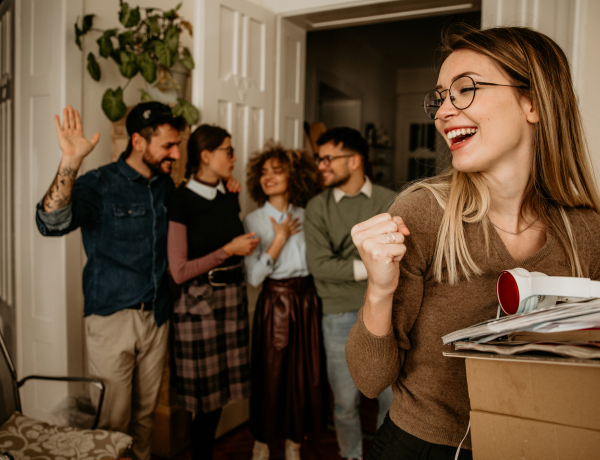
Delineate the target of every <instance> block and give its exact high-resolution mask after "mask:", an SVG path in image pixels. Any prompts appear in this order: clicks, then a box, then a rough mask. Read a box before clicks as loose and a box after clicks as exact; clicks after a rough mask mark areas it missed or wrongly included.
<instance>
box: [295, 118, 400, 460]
mask: <svg viewBox="0 0 600 460" xmlns="http://www.w3.org/2000/svg"><path fill="white" fill-rule="evenodd" d="M317 145H318V146H319V153H318V154H317V155H315V161H316V162H317V164H318V167H319V171H321V174H322V176H323V181H324V184H325V186H326V187H328V188H327V190H325V191H324V192H322V193H321V194H319V195H317V196H316V197H314V198H313V199H312V200H310V202H309V203H308V205H307V207H306V211H305V213H304V234H305V238H306V252H307V257H308V268H309V270H310V272H311V274H312V276H313V278H314V280H315V286H316V288H317V293H318V294H319V297H320V298H321V301H322V305H323V320H322V321H323V322H322V326H323V328H322V330H323V342H324V345H325V355H326V359H327V377H328V379H329V383H330V385H331V389H332V391H333V396H334V400H335V401H334V402H335V405H334V414H333V416H334V417H333V418H334V421H335V429H336V435H337V441H338V445H339V448H340V456H341V457H342V458H346V459H360V458H362V435H361V426H360V418H359V412H358V405H359V401H360V392H359V390H358V388H356V386H355V385H354V382H353V381H352V377H351V376H350V371H349V369H348V365H347V364H346V355H345V351H344V350H345V346H346V340H347V339H348V335H349V334H350V329H352V326H353V325H354V323H356V321H357V319H358V310H359V309H360V307H361V306H362V304H363V301H364V297H365V292H366V290H367V270H366V269H365V265H364V264H363V262H362V260H361V259H360V255H359V253H358V250H357V249H356V246H354V243H353V242H352V237H351V235H350V231H351V230H352V227H353V226H354V225H355V224H358V223H359V222H363V221H364V220H365V219H370V218H371V217H373V216H375V215H377V214H381V213H382V212H386V211H387V209H388V207H389V206H390V204H391V203H392V202H393V201H394V197H395V193H394V192H393V191H391V190H388V189H386V188H384V187H380V186H378V185H374V184H372V183H371V181H370V180H369V178H368V177H367V176H365V172H364V167H365V164H366V163H367V161H368V158H369V144H368V143H367V141H366V140H365V139H364V138H363V137H362V136H361V134H360V133H359V132H358V131H357V130H355V129H352V128H333V129H330V130H328V131H326V132H325V133H323V134H322V135H321V137H319V139H318V140H317ZM392 399H393V394H392V390H391V388H387V389H386V390H384V391H383V392H382V393H381V394H380V395H379V396H378V400H379V414H378V418H377V427H379V426H380V425H381V424H382V423H383V420H384V417H385V414H386V413H387V411H388V410H389V408H390V405H391V403H392Z"/></svg>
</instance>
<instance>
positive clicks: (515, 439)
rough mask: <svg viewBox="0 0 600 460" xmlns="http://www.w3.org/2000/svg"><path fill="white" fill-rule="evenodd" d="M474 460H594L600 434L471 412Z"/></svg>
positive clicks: (599, 450) (599, 454)
mask: <svg viewBox="0 0 600 460" xmlns="http://www.w3.org/2000/svg"><path fill="white" fill-rule="evenodd" d="M471 430H472V432H471V445H472V448H473V458H474V459H475V460H496V459H527V460H598V459H600V431H596V430H586V429H585V428H574V427H571V426H566V425H559V424H556V423H547V422H539V421H537V420H530V419H525V418H519V417H511V416H509V415H500V414H492V413H490V412H480V411H471Z"/></svg>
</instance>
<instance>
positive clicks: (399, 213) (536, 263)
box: [346, 27, 600, 460]
mask: <svg viewBox="0 0 600 460" xmlns="http://www.w3.org/2000/svg"><path fill="white" fill-rule="evenodd" d="M441 51H442V65H441V69H440V73H439V78H438V82H437V83H438V85H437V87H436V89H435V90H432V91H430V92H429V93H427V95H426V96H425V100H424V108H425V112H426V114H427V116H429V117H430V118H431V119H433V120H435V125H436V128H437V130H438V131H439V132H440V134H442V135H443V136H444V138H445V139H446V142H447V144H448V146H449V147H450V151H451V154H452V165H451V167H449V168H448V169H447V170H446V171H445V172H443V173H442V174H440V175H439V176H437V177H435V178H430V179H426V180H423V181H420V182H417V183H413V184H411V185H410V186H409V187H407V188H406V189H405V190H404V191H403V192H402V193H401V194H400V195H399V196H398V198H397V199H396V201H395V202H394V204H393V205H392V206H391V207H390V209H389V213H388V214H380V215H378V216H375V217H373V218H372V219H369V220H367V221H365V222H362V223H360V224H358V225H356V226H355V227H354V228H353V230H352V235H353V240H354V243H355V244H356V246H357V247H358V249H359V251H360V254H361V257H362V260H363V261H364V263H365V266H366V268H367V272H368V274H369V285H368V289H367V295H366V297H365V304H364V306H363V308H362V309H361V311H360V314H359V320H358V322H357V324H356V325H355V326H354V328H353V329H352V332H351V334H350V337H349V339H348V342H347V345H346V357H347V360H348V363H349V367H350V371H351V373H352V377H353V379H354V381H355V383H356V385H357V386H358V388H359V389H360V390H361V391H362V392H363V393H364V394H365V395H367V396H369V397H371V398H373V397H375V396H377V395H378V394H379V393H380V392H381V391H383V390H384V389H385V388H386V387H388V386H389V385H390V384H391V385H392V387H393V390H394V402H393V403H392V406H391V409H390V412H389V415H388V418H387V419H386V421H385V422H384V424H383V425H382V427H381V428H380V429H379V430H378V432H377V434H376V435H375V438H374V439H373V442H372V445H371V450H370V451H369V454H368V456H367V457H366V458H367V460H374V459H386V460H387V459H402V460H405V459H453V458H454V455H455V453H456V450H457V446H458V445H459V444H460V442H461V440H462V438H463V437H464V436H465V433H466V431H467V425H468V423H469V408H470V405H469V396H468V392H467V381H466V374H465V367H464V362H463V361H462V360H457V359H449V358H444V356H443V355H442V352H443V351H444V350H445V348H444V346H443V345H442V339H441V337H442V336H443V335H445V334H447V333H449V332H452V331H454V330H457V329H461V328H464V327H467V326H469V325H472V324H475V323H478V322H481V321H484V320H487V319H490V318H493V317H494V316H495V314H496V309H497V305H498V303H497V299H496V291H495V286H496V279H497V278H498V275H499V274H500V272H501V271H503V270H506V269H512V268H515V267H523V268H525V269H527V270H529V271H538V272H542V273H546V274H547V275H552V276H579V277H588V278H591V279H594V280H597V279H600V216H599V215H598V210H599V208H600V198H599V195H598V190H597V188H596V184H595V182H594V178H593V173H592V169H591V164H590V158H589V154H588V151H587V147H586V142H585V138H584V134H583V128H582V124H581V117H580V114H579V109H578V106H577V100H576V97H575V93H574V91H573V84H572V80H571V75H570V70H569V63H568V62H567V59H566V57H565V55H564V53H563V52H562V50H561V49H560V47H559V46H558V45H557V44H556V43H555V42H554V41H552V40H551V39H550V38H548V37H547V36H545V35H543V34H541V33H539V32H536V31H534V30H531V29H527V28H517V27H507V28H494V29H487V30H476V29H472V28H468V29H463V30H461V31H458V32H449V33H447V34H446V36H445V38H444V40H443V44H442V50H441ZM470 448H471V444H470V438H469V437H467V438H466V439H465V442H464V443H463V450H462V451H461V452H460V457H459V458H461V459H469V458H471V452H470V450H469V449H470Z"/></svg>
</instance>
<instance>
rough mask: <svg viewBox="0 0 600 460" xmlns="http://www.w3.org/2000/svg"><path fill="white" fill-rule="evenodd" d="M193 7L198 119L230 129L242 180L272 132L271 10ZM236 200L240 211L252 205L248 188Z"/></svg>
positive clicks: (219, 2)
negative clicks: (197, 30)
mask: <svg viewBox="0 0 600 460" xmlns="http://www.w3.org/2000/svg"><path fill="white" fill-rule="evenodd" d="M197 13H198V15H199V17H198V18H197V19H198V20H197V22H196V23H197V24H198V25H199V26H200V30H201V31H203V33H201V34H198V36H197V37H195V40H196V42H195V44H194V45H195V46H194V53H195V55H196V62H198V63H202V64H201V65H202V68H200V69H198V71H197V72H195V76H194V80H195V81H194V94H193V99H194V102H195V103H196V104H197V105H198V106H199V107H200V109H201V123H209V124H217V125H219V126H221V127H223V128H225V129H226V130H227V131H229V132H230V133H231V135H232V143H233V146H234V148H235V151H236V156H237V159H238V160H237V163H236V166H235V169H234V171H233V174H234V176H235V177H236V178H237V179H238V180H239V181H240V182H242V184H244V183H245V178H246V175H245V169H246V168H245V167H246V164H247V162H248V159H249V158H250V156H251V155H252V153H254V152H256V151H258V150H261V149H262V148H263V146H264V144H265V142H266V141H268V140H270V139H271V138H272V137H273V94H274V90H273V73H274V37H275V34H274V31H275V14H274V13H272V12H270V11H268V10H266V9H264V8H261V7H259V6H257V5H256V4H254V3H251V2H249V1H247V0H203V1H201V2H199V3H198V11H197ZM244 188H245V187H244ZM240 204H241V206H242V214H245V213H247V212H248V211H250V210H252V209H254V207H255V206H254V205H253V203H252V202H251V201H250V198H249V196H248V194H247V193H243V194H242V196H241V197H240Z"/></svg>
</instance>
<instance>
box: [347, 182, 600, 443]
mask: <svg viewBox="0 0 600 460" xmlns="http://www.w3.org/2000/svg"><path fill="white" fill-rule="evenodd" d="M389 212H390V214H392V216H401V217H402V219H403V220H404V222H405V223H406V226H407V227H408V229H409V230H410V232H411V233H410V236H408V237H407V239H406V246H407V251H406V255H405V256H404V259H403V260H402V262H401V266H400V283H399V286H398V289H397V290H396V293H395V294H394V305H393V318H392V322H393V331H390V333H389V334H387V335H386V336H383V337H378V336H375V335H373V334H371V333H370V332H369V331H368V330H367V328H366V327H365V325H364V322H363V320H362V310H361V311H360V312H359V315H358V322H357V323H356V324H355V325H354V327H353V328H352V331H351V332H350V336H349V338H348V342H347V343H346V359H347V361H348V366H349V367H350V372H351V374H352V378H353V380H354V382H355V384H356V386H357V387H358V388H359V389H360V390H361V391H362V392H363V393H364V394H365V395H366V396H367V397H369V398H374V397H376V396H377V395H379V393H381V392H382V391H383V390H384V389H385V388H387V387H388V386H389V385H392V388H393V391H394V402H393V403H392V406H391V408H390V417H391V419H392V421H393V422H394V423H395V424H396V425H397V426H399V427H400V428H401V429H403V430H404V431H407V432H408V433H410V434H412V435H413V436H416V437H418V438H420V439H423V440H425V441H428V442H431V443H435V444H443V445H448V446H458V444H459V443H460V441H461V439H462V438H463V436H464V435H465V432H466V430H467V424H468V422H469V410H470V405H469V394H468V392H467V379H466V373H465V363H464V360H462V359H458V358H446V357H444V356H443V355H442V352H443V351H444V350H446V351H452V350H453V346H452V345H449V346H444V345H443V344H442V336H443V335H446V334H448V333H450V332H452V331H456V330H458V329H462V328H465V327H467V326H471V325H473V324H476V323H479V322H481V321H485V320H488V319H491V318H493V317H495V315H496V312H497V308H498V301H497V298H496V279H497V278H498V275H499V274H500V272H501V271H503V270H507V269H512V268H515V267H523V268H525V269H527V270H529V271H538V272H542V273H545V274H547V275H550V276H571V271H570V269H569V266H568V262H567V256H566V253H565V251H564V250H563V249H562V247H561V246H560V243H559V242H558V241H557V240H556V238H555V237H553V236H552V235H551V234H550V232H548V234H547V238H546V244H545V245H544V246H543V247H542V249H540V250H539V251H538V252H537V253H536V254H534V255H532V256H530V257H528V258H527V259H525V260H523V261H521V262H516V261H515V260H514V259H513V258H512V257H511V255H510V253H509V252H508V250H507V249H506V246H504V244H503V242H502V240H501V239H500V237H499V236H498V234H497V233H496V231H495V230H494V228H493V227H491V226H490V228H489V235H490V250H489V254H488V253H486V247H485V241H484V236H483V227H482V225H483V224H482V223H477V224H464V228H465V235H466V240H467V244H468V248H469V251H470V253H471V256H472V257H473V259H474V260H475V262H476V264H477V265H478V266H479V267H480V268H481V269H482V270H483V274H482V275H481V276H476V277H474V278H472V279H471V281H470V282H467V281H464V280H462V281H460V282H459V283H458V284H457V285H455V286H449V285H448V284H447V283H437V282H436V281H435V280H434V279H433V273H432V272H433V269H432V262H433V254H434V249H435V244H436V238H437V232H438V229H439V226H440V223H441V219H442V214H443V210H442V208H441V207H440V206H439V205H438V203H437V201H436V200H435V198H434V197H433V195H432V194H431V193H430V192H429V191H425V190H418V191H416V192H413V193H410V194H409V195H406V196H403V197H401V198H398V199H396V201H395V202H394V203H393V204H392V206H391V207H390V209H389ZM568 215H569V219H570V221H571V225H572V228H573V231H574V235H575V238H576V241H577V246H578V249H579V257H580V260H581V265H582V268H583V273H584V276H585V277H589V278H592V279H594V280H597V279H599V278H600V216H599V215H598V214H597V213H596V212H594V211H592V210H590V209H580V208H577V209H570V210H568ZM463 446H464V447H465V448H467V449H471V440H470V437H467V439H466V440H465V443H464V444H463Z"/></svg>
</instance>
